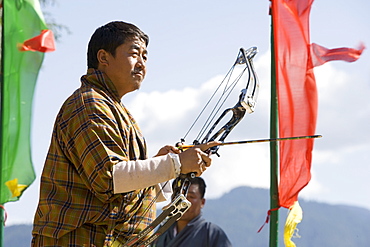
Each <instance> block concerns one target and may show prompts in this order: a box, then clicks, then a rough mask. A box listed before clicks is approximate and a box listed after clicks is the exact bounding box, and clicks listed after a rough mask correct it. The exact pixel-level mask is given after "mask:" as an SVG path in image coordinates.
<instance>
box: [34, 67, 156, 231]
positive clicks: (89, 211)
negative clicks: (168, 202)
mask: <svg viewBox="0 0 370 247" xmlns="http://www.w3.org/2000/svg"><path fill="white" fill-rule="evenodd" d="M81 83H82V84H81V87H80V88H79V89H77V90H76V91H75V92H74V93H73V94H72V95H71V96H70V97H69V98H68V99H67V100H66V101H65V103H64V104H63V106H62V107H61V110H60V112H59V113H58V116H57V118H56V121H55V125H54V130H53V134H52V139H51V144H50V148H49V151H48V155H47V158H46V161H45V164H44V169H43V172H42V176H41V185H40V200H39V204H38V207H37V210H36V214H35V218H34V228H33V234H36V235H37V234H39V235H44V236H47V237H52V238H59V237H61V236H63V235H64V234H66V233H68V232H71V231H73V230H74V229H76V228H78V227H79V226H81V225H83V224H97V225H103V226H105V225H108V219H109V213H110V212H111V211H112V209H113V208H114V207H118V218H117V221H116V224H115V226H116V227H115V230H118V231H120V232H121V231H122V234H124V235H127V236H130V235H132V234H135V233H137V232H139V231H141V230H142V229H144V228H145V227H146V226H147V225H148V224H150V223H151V222H152V219H153V218H154V217H155V208H154V207H155V206H154V205H153V206H150V207H149V206H148V205H149V202H150V201H151V200H152V198H153V188H151V187H150V188H146V189H144V190H140V191H132V192H129V193H124V194H113V180H112V176H111V171H112V167H113V165H114V164H116V163H117V162H119V161H128V160H137V159H146V158H147V154H146V143H145V140H144V138H143V136H142V134H141V132H140V129H139V127H138V126H137V124H136V122H135V120H134V119H133V118H132V116H131V115H130V113H129V112H128V110H127V109H126V108H125V107H124V106H123V105H122V104H121V103H120V98H119V96H118V94H117V91H116V90H115V87H114V85H113V83H112V82H111V81H110V80H109V78H108V77H107V76H106V75H105V74H103V73H102V72H100V71H98V70H95V69H89V70H88V72H87V74H86V75H84V76H82V77H81ZM148 207H149V208H150V210H148V212H146V211H144V210H146V209H147V208H148ZM138 225H139V226H138Z"/></svg>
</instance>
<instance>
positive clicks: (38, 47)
mask: <svg viewBox="0 0 370 247" xmlns="http://www.w3.org/2000/svg"><path fill="white" fill-rule="evenodd" d="M20 50H21V51H39V52H51V51H55V45H54V35H53V32H52V31H51V30H47V29H46V30H42V31H41V34H40V35H37V36H35V37H33V38H31V39H29V40H26V41H24V43H23V45H22V46H21V48H20Z"/></svg>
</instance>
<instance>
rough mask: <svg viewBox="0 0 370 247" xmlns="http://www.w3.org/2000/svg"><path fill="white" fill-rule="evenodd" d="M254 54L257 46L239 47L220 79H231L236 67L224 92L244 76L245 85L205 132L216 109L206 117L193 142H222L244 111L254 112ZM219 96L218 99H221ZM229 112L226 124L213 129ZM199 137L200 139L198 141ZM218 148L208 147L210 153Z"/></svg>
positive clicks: (257, 85)
mask: <svg viewBox="0 0 370 247" xmlns="http://www.w3.org/2000/svg"><path fill="white" fill-rule="evenodd" d="M256 54H257V48H256V47H251V48H249V49H248V50H244V49H243V48H240V51H239V53H238V56H237V59H236V61H235V63H234V65H233V66H232V68H231V69H230V71H229V73H228V74H227V75H226V76H225V79H224V80H223V81H222V83H223V82H224V81H225V80H231V78H232V74H233V73H237V72H235V70H234V69H235V68H236V67H238V68H240V69H241V72H240V74H238V75H236V76H234V77H235V78H236V79H235V81H234V82H233V83H232V85H231V86H229V87H226V88H225V90H224V92H226V91H228V90H230V91H231V90H232V89H233V88H234V87H235V85H236V83H238V82H239V81H240V80H243V79H244V78H245V81H246V86H245V88H244V89H242V90H241V93H240V95H239V99H238V101H237V103H236V104H235V106H234V107H232V108H228V109H226V110H224V111H223V112H222V113H221V115H220V116H219V117H218V118H217V120H216V121H215V122H214V124H213V125H212V126H211V127H210V128H209V130H208V131H207V133H206V130H205V129H207V127H205V126H209V125H210V122H211V121H212V120H213V118H214V117H215V115H216V114H217V111H216V113H214V110H213V111H212V113H211V114H213V113H214V115H213V117H209V118H208V119H211V120H207V121H208V123H207V122H206V123H205V124H204V126H203V127H202V130H201V132H200V133H199V134H198V137H197V139H196V140H194V142H193V144H200V143H206V142H208V141H214V140H217V141H221V142H223V141H224V140H225V139H226V137H227V136H228V135H229V134H230V132H231V131H232V130H233V128H234V127H235V126H236V125H237V124H238V123H239V122H240V121H241V120H242V119H243V117H244V115H245V113H253V112H254V109H255V106H256V102H257V96H258V91H259V82H258V78H257V74H256V72H255V69H254V66H253V58H254V56H255V55H256ZM227 85H228V84H227ZM218 88H219V87H218ZM218 88H217V89H218ZM230 88H231V89H230ZM230 91H229V92H228V95H227V96H229V95H230ZM223 96H224V94H222V95H221V98H222V97H223ZM212 97H213V96H212ZM221 98H220V100H221ZM220 100H219V101H220ZM225 100H226V99H224V101H225ZM207 104H208V103H207ZM218 104H219V102H218V103H217V104H216V106H217V105H218ZM221 106H222V104H221ZM221 106H219V109H220V108H221ZM202 112H203V110H202ZM229 112H231V113H232V117H231V119H230V120H229V121H228V122H227V123H226V124H224V125H223V126H222V127H221V128H220V129H219V130H217V131H215V129H216V127H218V125H219V123H220V122H221V121H222V120H223V119H224V118H225V116H226V115H227V114H228V113H229ZM198 118H199V117H198ZM193 125H194V124H193ZM214 131H215V133H214V134H213V132H214ZM188 132H189V131H188ZM202 133H206V134H205V136H204V137H203V138H201V136H202ZM200 139H201V141H199V140H200ZM182 141H183V140H182ZM218 148H219V147H218V146H216V147H213V148H211V149H210V150H211V153H215V154H217V150H218Z"/></svg>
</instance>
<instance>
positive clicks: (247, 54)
mask: <svg viewBox="0 0 370 247" xmlns="http://www.w3.org/2000/svg"><path fill="white" fill-rule="evenodd" d="M256 54H257V48H256V47H251V48H249V49H248V50H244V49H243V48H240V50H239V53H238V56H237V59H236V61H235V63H234V64H233V66H232V67H231V69H230V70H229V72H228V73H227V74H226V76H225V78H224V79H223V80H222V82H221V84H220V85H219V86H218V88H217V89H216V91H215V92H214V93H213V95H212V96H211V99H210V100H209V101H208V103H207V104H206V106H205V107H204V108H203V110H202V111H201V113H200V114H199V115H198V117H197V118H196V120H195V121H194V123H193V124H192V125H191V127H190V129H189V130H188V132H187V133H186V135H185V136H184V138H182V139H181V142H185V137H186V136H187V135H188V133H189V132H190V130H191V129H192V128H193V126H194V124H195V123H196V122H197V121H198V119H199V117H200V115H202V113H203V112H204V110H205V108H206V107H207V106H208V104H209V103H210V101H211V100H212V98H213V97H214V96H215V95H216V92H217V91H218V90H219V89H220V87H221V85H222V84H224V83H225V87H224V90H223V92H222V94H221V97H220V98H219V100H218V102H217V104H216V106H215V107H214V109H213V110H212V112H211V115H210V116H209V117H208V119H207V121H206V123H205V124H204V125H203V127H202V129H201V131H200V133H199V134H198V137H197V138H196V139H195V140H194V142H193V143H194V144H195V145H196V144H200V143H206V142H209V141H220V142H224V140H225V138H226V137H227V136H228V135H229V134H230V132H231V131H232V130H233V128H234V127H235V126H236V125H237V124H238V123H239V122H240V121H241V119H242V118H243V117H244V115H245V113H246V112H247V113H252V112H254V108H255V105H256V101H257V95H258V89H259V83H258V78H257V75H256V72H255V70H254V67H253V61H252V59H253V58H254V56H255V55H256ZM237 67H238V68H239V69H240V73H239V74H237V75H236V76H235V74H236V73H237V72H235V69H236V68H237ZM240 67H241V68H240ZM236 70H238V69H236ZM234 72H235V73H234ZM241 78H246V82H247V85H246V87H245V88H244V89H242V90H241V93H240V95H239V99H238V102H237V103H236V104H235V106H234V107H232V108H228V109H226V110H224V112H223V113H222V114H221V115H220V116H219V118H218V119H217V120H216V121H215V122H214V124H213V125H212V126H211V127H210V128H209V130H208V132H207V133H206V129H207V128H208V127H209V126H210V124H211V123H212V121H213V119H214V118H215V117H216V115H217V114H218V112H219V111H220V109H221V107H222V106H223V104H224V102H225V100H226V98H227V97H228V96H229V95H230V93H231V91H232V90H233V89H234V88H235V86H236V84H237V83H238V82H239V81H240V80H241ZM231 81H232V82H231ZM216 108H218V109H217V110H216ZM229 112H232V114H233V115H232V118H231V119H230V120H229V121H228V122H227V123H226V124H225V125H223V126H222V127H221V128H220V129H219V130H218V131H217V132H215V133H214V134H213V135H212V133H213V131H214V129H215V128H216V127H217V126H218V124H219V123H220V122H221V120H222V119H223V118H224V117H225V116H226V115H227V114H228V113H229ZM205 133H206V134H205ZM204 134H205V135H204ZM202 135H204V137H201V136H202ZM211 135H212V136H211ZM200 139H201V141H199V140H200ZM218 149H219V146H216V147H212V148H211V149H210V150H209V152H210V153H212V154H216V155H218V152H217V151H218ZM194 176H195V174H180V176H179V177H178V179H177V180H176V183H175V185H174V193H173V196H172V201H171V203H170V204H169V205H167V206H166V207H164V208H163V211H162V213H161V214H160V215H159V216H158V217H157V218H156V219H155V220H154V221H153V222H152V223H151V224H150V225H149V226H148V227H147V228H145V229H144V230H143V231H141V232H140V233H139V234H138V235H136V236H134V237H132V238H131V239H129V240H128V241H127V242H126V243H124V244H123V245H122V246H124V247H130V246H148V245H149V244H150V243H152V242H153V241H154V240H156V239H157V238H158V237H159V236H160V235H161V234H162V233H164V232H165V231H166V230H167V229H168V228H169V227H170V226H171V225H172V224H173V223H175V222H176V221H177V220H178V219H180V218H181V216H182V215H183V214H184V213H185V212H186V211H187V210H188V209H189V208H190V206H191V203H190V202H189V201H188V200H187V199H186V195H187V192H188V189H189V187H190V180H189V179H190V178H191V177H194ZM158 226H159V227H158ZM157 227H158V229H157V230H156V232H155V233H153V234H152V235H151V236H150V237H149V238H147V236H148V235H149V234H150V233H151V232H152V231H154V229H156V228H157Z"/></svg>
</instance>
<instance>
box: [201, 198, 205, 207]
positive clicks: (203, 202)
mask: <svg viewBox="0 0 370 247" xmlns="http://www.w3.org/2000/svg"><path fill="white" fill-rule="evenodd" d="M204 204H206V198H202V203H201V208H203V207H204Z"/></svg>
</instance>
